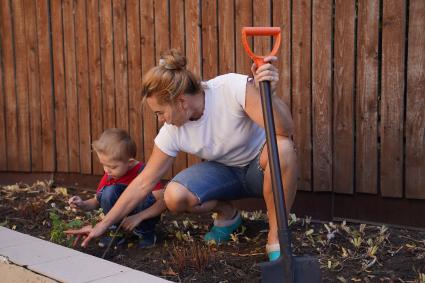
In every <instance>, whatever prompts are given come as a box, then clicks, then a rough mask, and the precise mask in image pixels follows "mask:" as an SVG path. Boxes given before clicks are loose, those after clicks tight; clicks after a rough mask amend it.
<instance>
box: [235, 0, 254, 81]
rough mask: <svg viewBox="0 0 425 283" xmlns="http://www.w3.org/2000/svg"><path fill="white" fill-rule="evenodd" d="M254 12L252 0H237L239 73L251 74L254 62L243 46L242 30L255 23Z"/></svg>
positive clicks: (236, 62)
mask: <svg viewBox="0 0 425 283" xmlns="http://www.w3.org/2000/svg"><path fill="white" fill-rule="evenodd" d="M252 13H253V11H252V0H235V14H236V16H235V35H236V36H235V38H236V40H235V49H236V56H235V65H236V72H237V73H239V74H247V75H251V64H252V62H251V58H249V56H248V55H247V54H246V52H245V49H244V48H243V46H242V40H241V36H242V35H241V34H242V33H241V31H242V28H243V27H250V26H252V25H253V23H252ZM249 42H252V41H249ZM251 48H252V44H251Z"/></svg>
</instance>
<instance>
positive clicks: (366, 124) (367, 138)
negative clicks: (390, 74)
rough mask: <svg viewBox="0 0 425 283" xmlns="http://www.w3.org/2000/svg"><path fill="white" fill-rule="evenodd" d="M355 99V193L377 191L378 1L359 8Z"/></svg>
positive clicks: (367, 1)
mask: <svg viewBox="0 0 425 283" xmlns="http://www.w3.org/2000/svg"><path fill="white" fill-rule="evenodd" d="M357 26H358V29H357V34H358V35H357V95H356V101H357V102H356V106H357V107H356V192H361V193H371V194H376V193H377V189H378V172H377V169H378V152H377V142H378V137H377V123H378V36H379V34H378V33H379V1H378V0H373V1H370V0H362V1H359V4H358V25H357Z"/></svg>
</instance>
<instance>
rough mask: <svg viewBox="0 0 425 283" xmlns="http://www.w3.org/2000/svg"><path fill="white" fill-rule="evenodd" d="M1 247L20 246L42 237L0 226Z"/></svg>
mask: <svg viewBox="0 0 425 283" xmlns="http://www.w3.org/2000/svg"><path fill="white" fill-rule="evenodd" d="M0 239H1V241H0V249H2V248H8V247H13V246H19V245H22V244H25V243H28V242H33V241H37V240H40V241H42V240H41V239H38V238H35V237H32V236H28V235H26V234H23V233H19V232H16V231H14V230H10V229H7V228H4V227H1V226H0Z"/></svg>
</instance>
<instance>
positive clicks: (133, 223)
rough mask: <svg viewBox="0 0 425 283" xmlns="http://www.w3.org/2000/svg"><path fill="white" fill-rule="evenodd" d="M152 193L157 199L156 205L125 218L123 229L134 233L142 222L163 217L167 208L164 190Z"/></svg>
mask: <svg viewBox="0 0 425 283" xmlns="http://www.w3.org/2000/svg"><path fill="white" fill-rule="evenodd" d="M152 193H153V195H154V197H155V199H156V201H155V203H154V204H153V205H151V206H150V207H148V208H146V209H145V210H143V211H141V212H139V213H136V214H133V215H130V216H127V217H126V218H124V220H123V223H122V226H121V227H122V228H123V229H125V230H127V231H132V230H133V229H134V228H136V227H137V225H139V224H140V222H142V221H144V220H146V219H149V218H153V217H156V216H159V215H161V213H162V212H163V211H164V210H165V209H166V208H167V207H166V205H165V201H164V190H157V191H153V192H152Z"/></svg>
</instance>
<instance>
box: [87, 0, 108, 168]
mask: <svg viewBox="0 0 425 283" xmlns="http://www.w3.org/2000/svg"><path fill="white" fill-rule="evenodd" d="M100 45H101V43H100V15H99V1H98V0H89V1H87V49H88V70H89V93H90V118H91V119H90V129H91V141H95V140H96V139H98V138H99V137H100V135H101V134H102V131H103V119H104V117H103V102H102V89H103V87H102V58H101V50H100ZM92 166H93V174H96V175H101V174H103V167H102V165H101V164H100V162H99V160H98V158H97V154H96V153H95V152H94V151H93V152H92Z"/></svg>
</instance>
